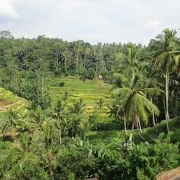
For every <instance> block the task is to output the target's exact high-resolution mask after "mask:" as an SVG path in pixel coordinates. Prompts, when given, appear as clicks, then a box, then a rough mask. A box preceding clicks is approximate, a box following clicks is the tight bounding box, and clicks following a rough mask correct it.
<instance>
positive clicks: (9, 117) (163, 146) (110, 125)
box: [0, 29, 180, 180]
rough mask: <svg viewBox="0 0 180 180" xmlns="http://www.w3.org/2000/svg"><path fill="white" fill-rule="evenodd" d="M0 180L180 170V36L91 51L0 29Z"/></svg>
mask: <svg viewBox="0 0 180 180" xmlns="http://www.w3.org/2000/svg"><path fill="white" fill-rule="evenodd" d="M0 86H1V87H0V179H11V180H13V179H42V180H44V179H51V180H56V179H57V180H58V179H62V180H66V179H67V180H74V179H77V180H78V179H88V178H91V177H97V178H98V179H102V180H105V179H114V180H119V179H125V180H126V179H127V180H129V179H132V180H133V179H142V180H144V179H155V177H156V175H157V174H158V173H160V172H162V171H165V170H169V169H172V168H175V167H177V166H179V165H180V155H179V154H180V149H179V147H180V146H179V140H180V38H179V37H178V36H177V33H176V31H175V30H171V29H165V30H163V31H162V33H161V34H159V35H158V36H157V37H156V38H154V39H152V40H151V41H150V42H149V44H148V45H147V46H144V45H141V44H138V45H136V44H133V43H127V44H121V43H119V44H115V43H113V44H101V43H98V44H97V45H91V44H89V43H87V42H84V41H74V42H67V41H64V40H62V39H58V38H54V39H53V38H48V37H46V36H44V35H42V36H38V37H37V38H34V39H27V38H20V39H17V38H14V37H13V35H12V34H11V33H10V32H9V31H1V32H0Z"/></svg>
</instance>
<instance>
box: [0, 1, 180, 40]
mask: <svg viewBox="0 0 180 180" xmlns="http://www.w3.org/2000/svg"><path fill="white" fill-rule="evenodd" d="M2 4H3V5H2ZM162 4H163V5H162ZM179 7H180V1H179V0H158V1H157V0H149V1H148V0H147V1H145V0H0V16H1V14H2V12H3V14H6V16H11V17H15V16H18V18H14V19H13V20H11V21H6V23H5V22H4V21H3V23H1V18H0V27H1V29H2V30H3V29H8V30H10V31H12V33H13V34H14V35H15V36H18V37H21V36H25V37H36V36H38V35H39V34H46V35H48V36H51V37H59V38H63V39H65V40H70V41H71V40H77V39H82V40H85V41H89V42H91V43H97V42H98V41H100V42H123V43H124V42H128V41H133V42H136V43H148V41H149V40H150V39H151V38H154V37H155V36H156V35H157V34H158V33H160V32H161V31H162V29H163V28H166V27H170V28H179V19H180V13H179Z"/></svg>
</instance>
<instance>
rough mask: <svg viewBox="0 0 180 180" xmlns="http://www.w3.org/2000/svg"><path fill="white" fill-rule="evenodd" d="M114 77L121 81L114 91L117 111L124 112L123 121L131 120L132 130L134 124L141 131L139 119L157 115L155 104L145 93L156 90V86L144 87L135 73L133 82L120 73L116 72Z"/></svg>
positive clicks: (144, 119) (143, 119)
mask: <svg viewBox="0 0 180 180" xmlns="http://www.w3.org/2000/svg"><path fill="white" fill-rule="evenodd" d="M116 78H118V79H119V82H121V83H119V84H118V86H119V87H117V88H115V91H114V92H115V95H116V98H117V101H118V105H119V107H118V111H119V112H120V111H121V112H123V113H124V121H126V120H132V132H133V130H134V126H136V127H137V128H138V130H140V132H142V129H141V121H145V122H147V121H148V117H149V114H152V113H154V114H155V115H159V110H158V108H157V106H156V105H154V104H153V103H152V102H151V101H150V100H149V99H148V97H147V95H146V94H147V93H148V92H151V93H153V92H156V90H157V88H144V87H143V86H142V83H141V82H140V77H138V76H137V75H136V76H135V78H134V81H133V82H132V80H131V79H128V78H126V77H125V76H124V75H122V74H116ZM124 124H126V123H124ZM125 130H126V129H125Z"/></svg>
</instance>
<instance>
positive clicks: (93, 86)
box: [50, 76, 112, 115]
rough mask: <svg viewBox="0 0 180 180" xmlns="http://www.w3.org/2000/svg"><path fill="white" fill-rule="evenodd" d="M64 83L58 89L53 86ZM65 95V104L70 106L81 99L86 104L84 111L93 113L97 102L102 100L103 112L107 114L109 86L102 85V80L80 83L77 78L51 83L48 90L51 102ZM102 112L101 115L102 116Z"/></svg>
mask: <svg viewBox="0 0 180 180" xmlns="http://www.w3.org/2000/svg"><path fill="white" fill-rule="evenodd" d="M60 82H64V83H65V84H64V86H63V87H58V86H56V85H53V84H58V83H60ZM65 93H67V94H68V98H67V104H68V106H71V105H72V104H73V103H74V102H75V101H76V100H78V99H83V101H84V102H85V104H86V111H87V112H93V110H94V108H96V106H97V103H96V102H97V101H99V99H100V98H102V99H103V100H104V107H103V112H104V113H106V112H107V107H108V105H109V104H110V102H111V101H112V100H111V86H110V85H109V84H106V83H104V82H103V81H102V80H97V81H96V82H94V81H91V80H86V81H82V80H80V79H79V78H77V77H71V76H70V77H64V78H57V79H55V80H54V81H53V83H52V85H51V88H50V95H51V98H52V101H53V102H56V101H57V100H58V99H62V97H63V95H64V94H65ZM103 112H102V113H101V115H103Z"/></svg>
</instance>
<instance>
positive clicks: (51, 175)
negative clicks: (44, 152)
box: [48, 150, 54, 180]
mask: <svg viewBox="0 0 180 180" xmlns="http://www.w3.org/2000/svg"><path fill="white" fill-rule="evenodd" d="M51 161H52V155H51V150H48V168H49V175H50V178H51V180H54V173H53V170H52V164H51Z"/></svg>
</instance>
